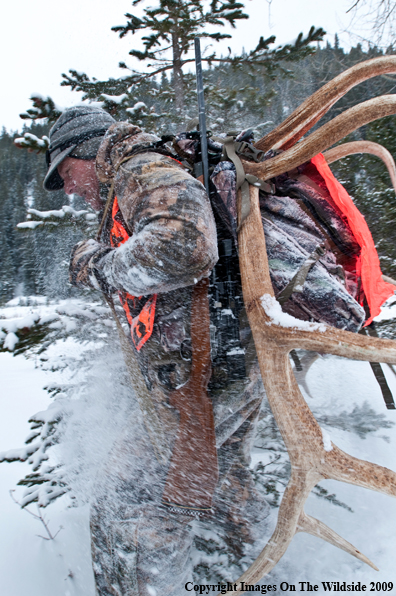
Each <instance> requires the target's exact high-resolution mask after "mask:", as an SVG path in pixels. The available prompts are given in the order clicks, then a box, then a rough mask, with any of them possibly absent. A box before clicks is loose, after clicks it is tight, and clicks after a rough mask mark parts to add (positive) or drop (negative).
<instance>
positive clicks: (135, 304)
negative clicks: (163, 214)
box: [110, 197, 157, 351]
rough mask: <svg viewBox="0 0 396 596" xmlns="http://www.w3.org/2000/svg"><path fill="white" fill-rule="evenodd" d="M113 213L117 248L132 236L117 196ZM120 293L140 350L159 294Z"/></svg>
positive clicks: (112, 235) (151, 324)
mask: <svg viewBox="0 0 396 596" xmlns="http://www.w3.org/2000/svg"><path fill="white" fill-rule="evenodd" d="M111 215H112V219H113V227H112V228H111V230H110V244H111V246H113V247H114V248H117V247H118V246H120V244H124V242H126V241H127V240H128V238H129V237H130V236H129V234H128V232H127V231H126V228H125V221H124V218H123V217H122V213H121V211H120V208H119V206H118V201H117V197H115V198H114V203H113V210H112V214H111ZM118 295H119V298H120V302H121V304H122V306H123V308H124V310H125V313H126V316H127V319H128V323H129V326H130V328H131V337H132V341H133V343H134V345H135V347H136V349H137V351H139V350H140V349H141V348H142V347H143V346H144V344H145V343H146V341H147V340H148V339H149V338H150V337H151V334H152V332H153V327H154V317H155V305H156V303H157V294H152V295H151V296H148V297H147V296H139V297H136V296H132V295H131V294H128V292H118Z"/></svg>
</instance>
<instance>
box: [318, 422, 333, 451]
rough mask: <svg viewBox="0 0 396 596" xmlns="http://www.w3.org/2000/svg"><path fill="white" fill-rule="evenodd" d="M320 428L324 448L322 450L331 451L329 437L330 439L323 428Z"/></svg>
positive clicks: (331, 446)
mask: <svg viewBox="0 0 396 596" xmlns="http://www.w3.org/2000/svg"><path fill="white" fill-rule="evenodd" d="M320 430H321V431H322V437H323V448H324V450H325V451H332V449H333V445H332V444H331V439H330V435H329V433H328V432H327V430H325V429H324V428H321V429H320Z"/></svg>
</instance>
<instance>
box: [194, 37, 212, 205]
mask: <svg viewBox="0 0 396 596" xmlns="http://www.w3.org/2000/svg"><path fill="white" fill-rule="evenodd" d="M194 45H195V67H196V76H197V95H198V110H199V111H198V116H199V132H200V137H201V156H202V169H203V177H204V185H205V188H206V192H207V193H208V196H209V168H208V140H207V137H206V115H205V97H204V87H203V78H202V59H201V43H200V39H199V37H196V38H195V39H194Z"/></svg>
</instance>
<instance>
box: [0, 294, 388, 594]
mask: <svg viewBox="0 0 396 596" xmlns="http://www.w3.org/2000/svg"><path fill="white" fill-rule="evenodd" d="M73 309H74V311H73ZM73 312H74V313H77V315H78V316H82V315H83V314H84V308H83V307H82V306H81V304H80V305H79V306H78V305H77V303H76V302H70V303H62V305H57V307H56V308H55V306H51V305H47V304H46V303H45V301H43V302H42V304H41V306H40V305H39V304H36V306H35V307H29V306H20V305H19V304H18V302H17V301H16V302H15V304H10V305H9V306H8V308H6V309H2V311H1V312H0V316H2V317H6V321H8V322H7V325H8V328H7V330H8V331H9V332H10V333H13V332H14V331H12V329H14V330H17V329H19V328H20V326H18V324H16V323H15V324H14V323H13V322H12V321H14V322H15V321H18V320H20V319H21V318H22V317H29V316H30V317H31V316H32V315H34V313H39V314H40V316H42V317H44V316H46V317H48V320H49V321H50V320H53V325H59V324H62V325H63V326H64V328H65V329H66V327H67V324H70V320H69V319H67V317H66V318H62V317H65V313H66V315H67V314H70V315H72V314H73ZM54 313H55V314H54ZM56 313H58V314H56ZM55 315H56V316H55ZM84 316H85V315H84ZM86 316H87V317H88V315H86ZM392 316H394V313H392ZM51 317H52V318H51ZM387 317H388V318H389V317H390V309H388V310H387V311H386V312H384V314H383V315H382V319H383V320H384V318H387ZM26 320H27V319H26ZM0 323H4V324H5V320H4V318H3V320H2V321H0ZM15 345H16V346H17V345H18V344H17V343H16V344H15ZM79 349H81V346H80V347H79ZM59 350H61V351H62V354H61V356H62V358H65V357H67V352H68V350H69V352H73V355H74V356H75V355H76V350H77V345H76V344H73V342H69V343H67V342H66V343H65V342H62V344H61V348H60V347H59V346H58V352H57V351H56V350H54V356H53V358H54V361H55V360H58V361H59V358H60V356H59V354H60V351H59ZM65 355H66V356H65ZM39 364H40V365H39ZM49 364H50V363H48V362H47V365H46V367H47V368H51V366H50V365H49ZM42 365H43V363H42V362H40V360H39V357H38V356H33V357H31V358H30V359H26V358H25V356H24V355H18V356H13V355H12V354H11V353H0V379H1V385H0V387H1V389H0V408H1V416H0V452H1V451H6V450H9V449H14V448H20V447H22V445H23V443H24V440H25V438H26V436H27V435H28V434H29V425H28V423H27V420H28V419H29V417H30V416H31V415H32V414H34V413H35V412H37V411H41V410H45V409H46V408H47V406H48V404H49V403H50V401H51V400H50V398H49V396H48V393H47V392H46V391H45V390H44V389H43V388H44V387H45V386H47V385H51V384H53V383H54V377H57V375H61V374H62V373H61V372H58V373H53V372H50V371H45V370H42ZM384 371H385V373H386V376H387V378H388V382H389V384H390V386H391V387H392V389H393V393H394V395H395V396H396V376H395V375H394V374H393V372H392V371H391V370H390V368H389V367H388V366H386V365H385V366H384ZM103 374H104V375H105V374H106V371H104V373H103ZM100 383H102V384H105V381H104V380H103V379H102V380H100ZM307 384H308V387H309V391H310V393H311V395H312V396H313V397H309V396H307V402H308V404H309V406H310V407H311V409H312V410H313V412H314V414H315V415H316V416H317V417H318V419H319V420H320V424H321V426H322V427H323V428H324V429H325V431H326V433H327V434H328V435H329V436H330V438H331V440H332V441H333V443H335V444H336V445H337V446H339V447H340V448H341V449H343V450H344V451H346V452H347V453H350V454H351V455H354V456H357V457H359V458H362V459H367V460H369V461H372V462H375V463H378V464H381V465H384V466H386V467H389V468H391V469H392V468H393V469H396V457H395V455H394V454H395V451H396V425H393V426H390V427H388V428H387V427H384V425H383V424H382V426H381V425H379V428H378V430H376V431H375V432H368V433H365V432H364V426H365V425H366V426H370V419H371V420H372V421H373V422H374V423H375V424H377V423H378V420H379V419H378V418H377V415H383V416H384V417H385V418H384V419H383V420H382V422H384V421H386V420H387V421H390V422H392V423H396V411H395V410H393V411H392V410H391V411H388V410H386V408H385V405H384V402H383V399H382V396H381V393H380V391H379V388H378V385H377V382H376V380H375V378H374V376H373V374H372V372H371V369H370V366H369V364H368V363H362V362H352V361H346V360H343V359H340V358H335V357H323V358H319V359H318V360H317V361H316V362H315V363H314V364H313V366H312V367H311V369H310V371H309V373H308V376H307ZM98 387H99V385H98ZM102 392H103V394H104V395H105V394H106V391H105V387H104V389H103V391H102ZM96 398H97V400H98V403H100V400H101V399H104V398H102V397H101V394H100V391H99V389H98V391H97V394H96ZM100 407H101V406H100ZM103 411H104V410H103ZM86 414H87V410H85V415H86ZM121 414H122V413H119V414H117V412H115V415H119V416H121ZM96 415H97V412H96ZM92 420H94V418H89V416H88V422H87V423H86V426H85V427H84V425H83V424H82V425H81V427H79V429H77V430H76V433H75V435H74V436H75V437H76V440H78V437H77V433H78V432H80V433H82V432H84V428H85V429H87V425H88V424H91V425H92ZM352 421H353V423H354V424H355V429H354V431H351V430H349V426H348V425H349V424H350V423H351V422H352ZM359 421H361V423H360V422H359ZM343 427H344V428H343ZM362 429H363V430H362ZM71 436H73V434H72V435H71ZM82 440H83V438H82ZM266 457H267V455H266V454H265V453H263V451H262V450H256V451H255V452H254V453H253V461H252V465H256V464H257V463H258V461H259V460H260V459H262V460H264V461H266V460H265V458H266ZM30 471H31V468H30V466H28V465H27V464H24V463H19V462H17V463H12V464H8V463H3V464H1V465H0V527H1V531H0V596H26V595H27V594H29V596H94V584H93V575H92V570H91V563H90V544H89V527H88V505H82V506H80V507H70V499H69V497H68V496H64V497H62V498H61V499H60V500H58V501H55V502H54V503H52V504H51V505H50V506H49V507H48V508H47V509H45V510H44V514H45V517H46V519H47V520H48V524H49V528H50V531H51V532H52V533H53V534H55V533H56V532H57V531H58V530H59V528H60V527H62V529H61V531H60V532H59V534H57V536H56V538H55V539H54V540H44V539H43V538H42V537H40V536H38V535H41V536H46V533H45V532H46V531H45V528H44V527H43V525H42V523H41V522H40V521H39V520H37V519H35V518H33V517H32V516H31V515H29V513H27V512H26V511H23V510H21V509H20V507H18V505H16V504H15V503H14V502H13V500H12V499H11V496H10V494H9V491H10V490H13V489H14V488H16V483H17V482H18V481H19V480H20V479H21V478H23V477H24V476H25V475H26V474H27V473H28V472H30ZM321 486H322V487H323V488H326V489H327V490H329V491H330V492H334V493H335V494H336V498H337V499H338V500H339V501H342V502H343V503H345V504H346V505H347V506H348V507H349V509H348V508H346V507H340V506H336V505H334V504H333V503H331V502H329V501H328V500H325V499H323V498H318V497H317V496H315V495H311V496H310V497H309V499H308V502H307V505H306V511H307V513H309V514H311V515H313V516H314V517H317V518H318V519H320V520H322V521H323V522H325V523H326V524H328V525H329V526H330V527H331V528H333V529H334V530H335V531H337V532H338V533H339V534H341V535H342V536H343V537H344V538H346V539H347V540H348V541H350V542H352V543H353V544H354V545H355V546H356V547H357V548H358V549H359V550H361V551H362V552H363V553H364V554H365V555H366V556H368V557H369V558H370V559H371V560H372V561H373V562H374V563H375V564H376V565H377V567H379V569H380V571H379V572H376V571H374V570H372V569H371V568H369V567H367V566H366V565H364V564H363V563H360V562H359V561H357V560H355V559H354V558H352V557H351V556H350V555H348V554H346V553H345V552H343V551H341V550H337V549H336V548H334V547H332V546H330V545H328V544H326V543H324V542H322V541H320V540H318V539H316V538H313V537H311V536H308V535H306V534H299V535H297V536H296V537H295V538H294V539H293V541H292V544H291V546H290V548H289V549H288V551H287V553H286V554H285V556H284V557H283V559H282V560H281V562H280V563H279V564H278V566H277V567H276V568H275V569H274V570H273V571H272V572H271V574H270V575H269V576H267V577H266V578H265V579H264V581H263V583H266V584H276V585H277V586H278V592H279V586H280V584H281V582H287V583H288V584H294V585H295V586H296V591H300V584H299V582H307V581H309V582H310V583H311V584H318V585H319V589H318V593H323V588H322V584H321V582H332V581H339V582H344V581H345V582H347V583H351V582H352V581H354V582H355V583H356V582H358V581H360V582H362V583H363V584H366V585H367V591H370V582H393V583H394V586H395V587H394V590H396V574H395V571H394V569H395V565H394V553H395V550H396V500H395V499H392V498H391V497H387V496H385V495H381V494H379V493H374V492H372V491H368V490H365V489H361V488H358V487H355V486H350V485H346V484H342V483H338V482H334V481H325V482H323V483H321ZM23 491H24V488H23V487H18V488H17V490H16V492H15V493H13V494H14V495H15V498H17V499H18V500H20V498H21V496H22V493H23ZM29 509H30V510H31V511H32V512H34V513H36V512H37V508H36V505H35V504H32V505H30V506H29ZM351 510H352V511H351ZM276 512H277V510H274V514H273V522H274V521H275V517H276ZM229 579H230V581H231V580H234V581H235V579H236V578H229ZM183 593H186V594H187V592H184V591H183Z"/></svg>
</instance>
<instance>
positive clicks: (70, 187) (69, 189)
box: [63, 179, 75, 195]
mask: <svg viewBox="0 0 396 596" xmlns="http://www.w3.org/2000/svg"><path fill="white" fill-rule="evenodd" d="M63 182H64V184H63V190H64V191H65V193H66V194H67V195H72V194H73V192H74V189H75V182H74V180H70V179H68V180H64V181H63Z"/></svg>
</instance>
